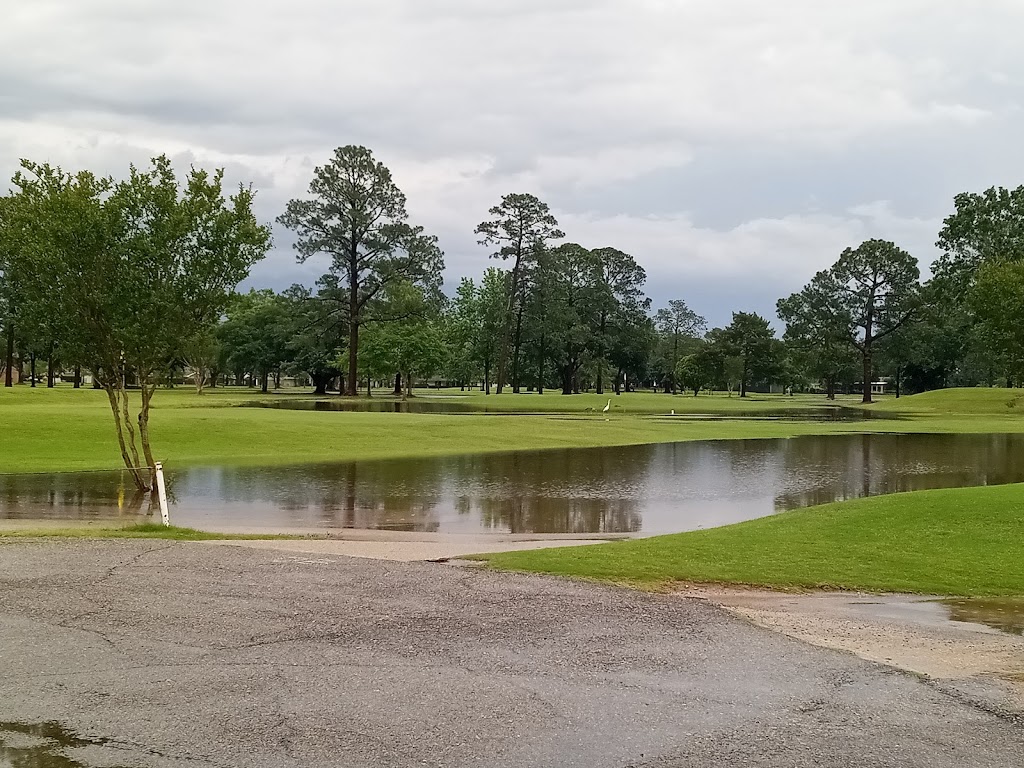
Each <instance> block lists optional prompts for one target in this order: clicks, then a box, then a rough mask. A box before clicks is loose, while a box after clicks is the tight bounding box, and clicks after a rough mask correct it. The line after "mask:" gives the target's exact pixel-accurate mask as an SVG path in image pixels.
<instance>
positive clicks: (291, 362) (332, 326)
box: [282, 275, 354, 395]
mask: <svg viewBox="0 0 1024 768" xmlns="http://www.w3.org/2000/svg"><path fill="white" fill-rule="evenodd" d="M282 298H283V300H284V302H285V309H286V312H287V314H288V320H287V322H288V326H289V328H290V330H289V334H288V339H287V354H286V357H287V363H286V366H287V369H288V371H289V372H290V373H294V374H304V375H305V376H308V377H309V380H310V381H311V382H312V383H313V392H314V394H317V395H323V394H326V393H327V387H328V385H329V384H330V383H331V382H332V381H334V380H335V379H337V378H339V377H340V376H342V375H343V371H347V370H348V361H347V358H346V361H345V368H344V369H342V368H339V367H338V361H339V359H340V358H341V357H342V353H343V351H344V349H345V345H346V339H347V337H348V324H347V317H348V315H347V312H346V307H347V304H346V301H345V291H344V289H343V288H341V287H339V286H338V285H337V282H336V281H335V280H334V279H333V276H331V275H325V276H324V277H323V278H321V280H320V281H319V282H318V283H317V290H316V291H315V292H314V291H311V290H310V289H309V288H306V287H305V286H302V285H293V286H291V287H290V288H288V289H286V290H285V291H284V292H283V293H282ZM351 394H354V393H351Z"/></svg>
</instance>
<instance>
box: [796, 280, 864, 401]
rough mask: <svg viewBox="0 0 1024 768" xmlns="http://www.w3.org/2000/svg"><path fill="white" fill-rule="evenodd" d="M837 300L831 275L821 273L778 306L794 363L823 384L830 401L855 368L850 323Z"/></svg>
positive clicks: (836, 292) (837, 291)
mask: <svg viewBox="0 0 1024 768" xmlns="http://www.w3.org/2000/svg"><path fill="white" fill-rule="evenodd" d="M838 297H839V287H838V286H837V285H836V282H835V279H834V277H833V275H832V273H830V272H819V273H818V274H816V275H815V276H814V278H813V279H812V280H811V282H810V283H808V284H807V285H806V286H804V287H803V289H802V290H800V291H799V292H797V293H794V294H792V295H791V296H789V297H787V298H785V299H779V302H778V304H777V308H778V313H779V318H780V319H781V320H782V321H783V322H784V323H786V333H785V337H784V339H785V341H786V343H787V344H788V345H789V347H790V350H791V351H792V353H793V358H794V362H795V363H796V364H797V365H798V366H799V367H800V368H801V369H802V370H804V371H805V372H806V373H807V374H808V375H809V376H810V377H812V378H816V379H818V380H819V381H821V383H822V384H823V385H824V387H825V394H826V396H827V397H828V399H829V400H834V399H835V396H836V386H837V384H838V382H839V381H841V380H842V379H843V378H844V375H845V374H847V373H848V372H849V371H850V368H851V366H853V364H854V359H853V352H854V350H853V347H852V345H851V344H850V337H849V321H848V318H847V317H846V315H845V314H844V313H843V311H842V306H841V304H840V302H839V300H838Z"/></svg>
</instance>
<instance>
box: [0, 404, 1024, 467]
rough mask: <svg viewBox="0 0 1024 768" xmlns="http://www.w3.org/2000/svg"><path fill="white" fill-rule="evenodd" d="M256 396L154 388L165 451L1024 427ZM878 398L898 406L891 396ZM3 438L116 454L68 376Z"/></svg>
mask: <svg viewBox="0 0 1024 768" xmlns="http://www.w3.org/2000/svg"><path fill="white" fill-rule="evenodd" d="M453 394H454V393H453ZM258 397H259V396H258V395H254V394H253V393H251V392H249V391H247V390H227V391H225V390H218V391H217V392H215V393H208V394H206V395H203V396H202V397H199V396H196V395H195V393H194V392H192V391H190V390H188V389H184V388H181V389H176V390H173V391H160V392H158V393H157V397H156V409H155V411H154V413H153V416H152V433H153V444H154V448H155V451H156V453H157V455H158V456H159V457H160V458H162V459H164V460H166V461H169V462H174V463H177V464H202V463H231V464H256V465H259V464H285V463H297V462H303V461H332V460H333V461H343V460H351V459H373V458H387V457H399V456H427V455H444V454H456V453H469V452H483V451H500V450H512V449H537V448H559V447H573V446H602V445H630V444H638V443H652V442H669V441H679V440H699V439H732V438H764V437H792V436H796V435H802V434H826V433H837V432H862V431H894V432H903V431H907V432H960V431H965V432H1017V431H1024V419H1022V418H1020V417H1019V416H1016V415H1001V414H1000V415H991V416H981V417H979V416H969V417H964V416H959V415H942V416H928V417H921V418H917V419H915V420H912V421H890V420H887V419H883V420H872V421H869V422H834V423H799V422H771V421H728V422H699V421H698V422H693V421H676V422H671V421H667V420H666V421H655V420H651V419H649V418H644V417H643V415H644V414H649V413H651V412H660V413H665V412H667V411H668V410H670V409H674V410H675V411H676V412H677V413H683V412H685V411H686V410H687V409H688V408H695V407H699V408H701V409H704V410H705V412H706V411H707V410H717V411H719V412H728V411H735V410H736V409H741V410H748V409H749V410H757V409H760V410H770V409H775V408H778V407H808V406H809V405H814V404H822V403H823V402H824V399H823V398H820V397H819V398H813V399H812V398H808V397H798V398H786V397H782V396H774V397H771V396H762V397H759V398H756V399H750V400H748V401H745V402H742V401H740V400H739V398H736V397H733V398H729V397H725V396H722V395H717V396H713V397H712V396H702V397H698V398H694V397H692V396H670V395H655V394H650V393H637V394H629V395H623V396H621V397H619V398H614V396H613V405H614V406H616V407H615V408H613V410H612V412H611V413H610V414H609V416H608V419H607V420H606V419H605V418H604V416H603V415H602V414H600V413H586V412H584V413H580V414H579V417H577V418H569V419H563V418H558V417H553V416H543V415H540V416H507V417H506V416H500V415H499V416H493V415H457V416H447V415H434V414H397V413H344V412H315V411H288V410H276V409H268V408H232V407H228V406H230V405H234V404H237V403H239V402H244V401H247V400H253V399H257V398H258ZM291 397H295V395H291ZM917 397H924V395H920V396H917ZM607 399H608V398H607V397H603V396H599V395H593V394H589V395H579V396H573V397H562V396H560V395H558V394H545V395H543V396H538V395H522V396H517V395H503V396H502V397H500V398H498V397H496V396H491V397H490V398H485V397H484V396H482V395H473V396H472V398H471V401H483V402H486V403H487V405H489V406H492V407H493V405H495V404H497V405H499V406H500V407H506V406H507V407H510V408H511V407H513V406H515V407H518V408H520V409H523V410H529V411H541V410H544V411H550V410H554V409H555V408H556V406H557V407H559V408H561V409H563V410H569V409H573V410H577V411H582V410H583V409H585V408H594V407H595V406H598V407H600V406H603V404H604V403H606V402H607ZM914 401H915V398H901V403H902V404H904V405H902V406H901V407H902V408H903V409H904V410H909V409H908V408H907V406H913V403H914ZM737 403H740V405H737ZM880 405H886V406H887V407H889V408H890V409H891V405H888V404H880ZM874 407H879V406H874ZM0 436H2V442H0V472H29V471H55V470H72V469H101V468H116V467H118V466H119V464H120V458H119V455H118V453H117V449H116V442H115V440H114V435H113V425H112V418H111V415H110V412H109V410H108V406H107V403H106V399H105V397H104V396H103V394H102V393H100V392H95V391H93V390H77V391H76V390H73V389H71V388H70V387H66V386H65V387H63V388H57V389H54V390H49V391H48V390H46V389H36V390H31V389H29V388H27V387H16V388H14V389H13V390H5V389H2V388H0Z"/></svg>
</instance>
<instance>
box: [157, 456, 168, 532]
mask: <svg viewBox="0 0 1024 768" xmlns="http://www.w3.org/2000/svg"><path fill="white" fill-rule="evenodd" d="M156 496H157V499H159V500H160V519H161V521H162V522H163V524H164V525H170V524H171V515H170V513H169V512H168V511H167V488H166V487H165V486H164V465H163V462H160V461H158V462H157V463H156Z"/></svg>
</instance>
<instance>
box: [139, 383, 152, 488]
mask: <svg viewBox="0 0 1024 768" xmlns="http://www.w3.org/2000/svg"><path fill="white" fill-rule="evenodd" d="M147 378H148V377H147ZM140 383H141V385H142V407H141V408H139V442H141V443H142V455H143V456H144V457H145V459H146V466H147V467H149V487H150V489H155V488H156V459H154V458H153V449H152V447H151V446H150V444H149V409H150V406H151V405H152V403H153V391H154V389H155V387H153V386H152V385H150V384H147V383H146V382H145V381H144V380H143V381H142V382H140Z"/></svg>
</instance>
